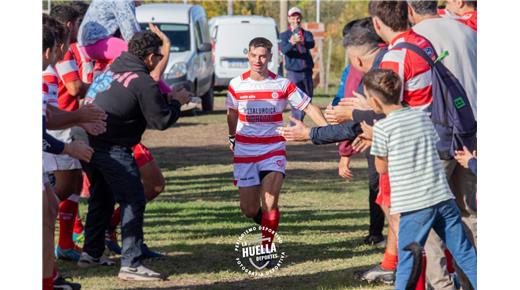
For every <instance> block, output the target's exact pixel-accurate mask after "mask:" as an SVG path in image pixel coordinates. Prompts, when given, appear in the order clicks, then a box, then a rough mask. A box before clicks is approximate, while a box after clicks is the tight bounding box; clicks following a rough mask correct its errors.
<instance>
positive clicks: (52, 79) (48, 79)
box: [43, 74, 58, 85]
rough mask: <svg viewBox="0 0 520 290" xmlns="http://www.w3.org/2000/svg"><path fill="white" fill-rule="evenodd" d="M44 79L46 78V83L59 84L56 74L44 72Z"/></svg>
mask: <svg viewBox="0 0 520 290" xmlns="http://www.w3.org/2000/svg"><path fill="white" fill-rule="evenodd" d="M43 80H44V81H45V82H46V83H48V84H51V85H57V84H58V77H57V76H55V75H51V74H44V75H43Z"/></svg>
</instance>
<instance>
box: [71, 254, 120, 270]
mask: <svg viewBox="0 0 520 290" xmlns="http://www.w3.org/2000/svg"><path fill="white" fill-rule="evenodd" d="M114 264H115V263H114V261H112V260H110V259H108V258H107V257H105V256H101V257H99V258H94V257H92V256H91V255H89V254H87V253H85V252H83V253H81V257H80V258H79V261H78V266H79V267H81V268H88V267H92V266H98V265H101V266H113V265H114Z"/></svg>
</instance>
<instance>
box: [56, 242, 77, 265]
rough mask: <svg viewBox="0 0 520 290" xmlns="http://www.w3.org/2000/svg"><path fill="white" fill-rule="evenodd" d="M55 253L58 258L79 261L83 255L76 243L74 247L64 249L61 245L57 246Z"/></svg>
mask: <svg viewBox="0 0 520 290" xmlns="http://www.w3.org/2000/svg"><path fill="white" fill-rule="evenodd" d="M54 255H56V258H57V259H63V260H70V261H74V262H77V261H79V257H80V256H81V249H80V248H79V247H78V246H76V245H74V248H72V249H62V248H61V247H60V246H56V248H55V249H54Z"/></svg>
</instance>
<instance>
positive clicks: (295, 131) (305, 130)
mask: <svg viewBox="0 0 520 290" xmlns="http://www.w3.org/2000/svg"><path fill="white" fill-rule="evenodd" d="M290 119H291V121H292V122H293V123H294V124H295V125H294V126H292V127H289V126H287V127H278V128H277V129H276V132H278V134H280V135H281V136H283V137H284V138H285V139H286V140H287V141H299V142H304V141H308V140H310V139H311V137H310V133H311V129H310V128H309V127H307V126H305V124H303V122H302V121H300V120H298V119H295V118H293V117H292V116H291V117H290Z"/></svg>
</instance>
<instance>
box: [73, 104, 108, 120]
mask: <svg viewBox="0 0 520 290" xmlns="http://www.w3.org/2000/svg"><path fill="white" fill-rule="evenodd" d="M77 112H78V114H79V115H80V123H91V122H96V121H104V120H106V119H107V114H106V113H105V111H104V110H103V109H101V108H100V107H98V106H96V105H94V104H86V105H84V106H82V107H80V108H79V109H78V111H77Z"/></svg>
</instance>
